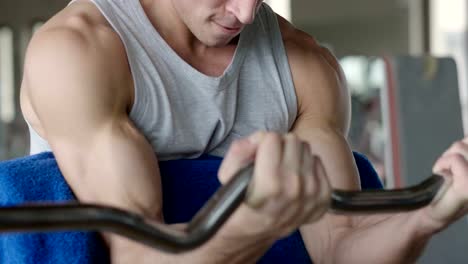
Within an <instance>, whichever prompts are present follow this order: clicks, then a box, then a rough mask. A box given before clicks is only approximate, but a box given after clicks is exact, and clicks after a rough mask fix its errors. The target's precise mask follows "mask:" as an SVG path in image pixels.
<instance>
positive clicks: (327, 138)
mask: <svg viewBox="0 0 468 264" xmlns="http://www.w3.org/2000/svg"><path fill="white" fill-rule="evenodd" d="M141 4H142V6H143V8H144V10H145V12H146V14H147V16H148V18H149V19H150V21H151V23H152V24H153V26H154V27H155V28H156V29H157V30H158V32H159V33H160V34H161V36H162V37H163V38H164V39H165V40H166V42H167V43H168V44H169V45H170V46H171V47H172V48H173V49H174V51H175V52H176V53H177V54H179V56H180V57H181V58H183V59H184V60H185V61H187V62H188V63H189V64H191V65H192V67H194V68H195V69H197V70H199V71H200V72H202V73H204V74H206V75H209V76H219V75H221V74H222V73H223V72H224V70H225V69H226V67H227V66H228V65H229V63H230V61H231V60H232V57H233V55H234V52H235V48H236V39H237V36H238V34H239V32H240V31H241V30H242V29H243V28H244V27H245V26H246V25H247V24H249V23H252V21H253V19H254V17H255V14H256V12H257V11H258V7H259V5H260V4H261V2H260V1H254V0H198V1H193V0H141ZM278 18H279V24H280V28H281V32H282V36H283V41H284V45H285V47H286V50H287V55H288V59H289V64H290V68H291V72H292V75H293V80H294V85H295V89H296V95H297V98H298V106H299V109H298V118H297V120H296V122H295V124H294V127H293V129H292V131H290V133H289V134H287V135H280V134H276V133H272V132H258V133H253V132H254V131H252V133H253V135H252V136H251V137H249V138H247V139H243V140H239V141H237V142H235V143H234V144H233V145H232V147H231V148H230V150H229V151H228V153H227V154H226V157H225V160H224V161H223V164H222V166H221V169H220V172H219V177H220V180H221V181H223V182H225V181H227V180H228V179H229V178H230V177H232V175H233V174H234V173H235V172H236V171H237V170H239V169H240V168H241V167H243V166H245V164H247V163H248V162H251V161H253V160H255V162H256V168H255V174H254V179H253V184H252V186H251V187H250V189H249V195H248V199H247V200H246V202H245V203H244V204H243V205H242V206H241V207H240V208H239V209H238V210H237V211H236V212H235V213H234V215H233V216H232V217H231V219H229V221H228V223H227V224H226V225H225V226H224V227H223V228H222V230H221V231H220V232H219V233H218V234H217V235H216V236H215V237H214V238H213V239H212V240H211V241H210V242H208V243H207V244H206V245H204V246H202V247H201V248H199V249H197V250H194V251H192V252H189V253H186V254H182V255H167V254H164V253H161V252H158V251H155V250H152V249H149V248H146V247H145V246H141V245H139V244H136V243H134V242H131V241H128V240H126V239H124V238H120V237H118V236H115V235H110V234H103V236H104V238H105V239H106V241H107V243H108V245H109V248H110V252H111V257H112V261H113V263H255V261H256V260H257V259H258V258H259V257H261V256H262V255H263V254H264V253H265V251H266V250H267V249H268V248H269V247H270V246H271V244H272V243H273V242H274V241H276V240H278V239H279V238H281V237H284V236H286V235H288V234H289V233H290V232H291V231H293V230H295V229H297V228H299V229H300V231H301V234H302V236H303V238H304V241H305V243H306V247H307V249H308V251H309V253H310V255H311V256H312V258H313V259H314V261H315V262H316V263H409V262H412V261H415V260H416V258H417V257H418V256H419V255H420V253H421V251H422V249H423V248H424V245H425V244H426V243H427V241H428V239H429V238H430V236H431V235H432V234H434V233H436V232H438V231H439V230H441V229H442V228H444V227H445V226H447V225H448V224H449V223H451V222H452V221H454V220H455V219H457V218H458V217H460V216H461V215H463V214H464V213H465V211H464V210H463V209H464V208H465V204H466V197H465V196H464V193H468V192H467V191H466V190H467V188H468V186H467V183H465V182H466V181H467V180H466V175H467V174H468V173H467V170H468V165H467V164H466V159H465V158H466V157H467V156H468V154H467V151H466V149H468V147H466V142H465V143H463V144H462V143H459V144H457V146H458V147H454V148H451V150H449V151H448V152H447V153H446V154H445V155H444V156H443V157H442V158H441V160H440V161H439V162H438V163H437V165H436V167H435V168H434V170H435V171H443V174H444V175H446V177H447V178H449V179H451V180H450V181H448V182H449V184H448V185H447V186H446V188H445V192H444V193H443V195H441V199H439V200H438V201H436V202H434V203H433V204H432V205H431V206H429V207H427V208H424V209H422V210H419V211H415V212H412V213H406V214H397V215H378V216H366V217H350V216H339V215H332V214H328V213H326V209H327V206H328V203H329V199H330V188H331V186H333V187H334V188H340V189H349V190H353V189H354V190H355V189H359V177H358V173H357V170H356V167H355V165H354V161H353V157H352V153H351V151H350V149H349V146H348V144H347V142H346V136H347V133H348V128H349V122H350V113H349V112H350V110H349V109H350V99H349V94H348V90H347V88H346V85H345V80H344V76H343V73H342V72H341V69H340V68H339V66H338V63H337V61H336V59H335V58H334V57H333V55H332V54H330V53H329V52H328V50H326V49H324V48H322V47H320V46H319V45H318V44H317V43H316V42H315V40H314V39H313V38H312V37H310V36H308V35H307V34H305V33H303V32H301V31H299V30H297V29H295V28H294V27H293V26H292V25H291V24H289V23H288V22H287V21H285V20H284V19H282V18H280V17H278ZM109 69H112V70H111V71H110V70H109ZM133 83H134V80H133V79H132V75H131V72H130V68H129V66H128V61H127V57H126V53H125V49H124V46H123V44H122V42H121V41H120V39H119V37H118V35H117V34H116V33H115V32H114V31H113V29H112V28H111V26H110V25H109V24H108V23H107V21H106V20H105V19H104V17H103V16H102V15H101V14H100V12H99V11H98V10H97V9H96V7H95V6H94V4H92V3H90V2H88V1H87V0H79V1H77V2H76V3H74V4H73V5H70V6H68V7H67V8H65V9H64V10H63V11H61V12H60V13H58V14H57V15H55V16H54V17H53V18H52V19H51V20H50V21H48V22H47V23H46V25H44V27H42V29H41V30H40V31H39V32H38V33H37V34H36V35H35V36H34V38H33V39H32V41H31V43H30V45H29V47H28V52H27V56H26V61H25V68H24V77H23V83H22V89H21V108H22V111H23V114H24V116H25V118H26V119H27V120H28V121H29V123H30V124H31V125H32V126H33V127H34V129H35V130H36V131H37V132H38V133H39V135H41V136H42V137H43V138H44V139H46V140H47V141H48V142H49V144H50V145H51V148H52V150H53V152H54V154H55V155H56V157H57V161H58V164H59V166H60V169H61V170H62V172H63V174H64V176H65V178H66V180H67V182H68V183H69V184H70V186H71V187H72V189H73V191H74V192H75V194H76V195H77V197H78V199H79V200H80V201H82V202H93V203H101V204H105V205H111V206H115V207H119V208H123V209H125V210H129V211H133V212H136V213H138V214H142V215H144V216H146V217H149V218H151V219H153V220H154V221H158V222H162V217H161V216H162V208H161V207H162V198H161V182H160V175H159V168H158V165H157V164H158V163H157V156H156V155H155V154H154V153H155V150H153V148H152V146H151V145H150V144H149V143H148V141H147V140H146V139H145V136H144V135H143V134H141V132H140V131H138V129H136V127H135V125H134V124H133V122H132V121H131V120H130V118H129V116H128V114H129V111H130V109H131V107H132V105H133V98H134V87H133ZM461 145H463V146H461ZM129 175H131V176H129ZM181 226H183V224H181V225H174V226H173V227H174V228H180V227H181ZM395 230H398V232H400V234H399V235H398V236H394V232H395ZM382 237H385V238H386V239H385V240H383V239H382ZM369 245H373V250H372V252H369V250H368V249H369Z"/></svg>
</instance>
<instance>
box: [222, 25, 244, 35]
mask: <svg viewBox="0 0 468 264" xmlns="http://www.w3.org/2000/svg"><path fill="white" fill-rule="evenodd" d="M216 24H217V25H218V26H219V27H220V28H221V29H223V31H224V32H226V33H228V34H237V33H239V32H240V31H241V29H242V27H240V26H226V25H223V24H220V23H216Z"/></svg>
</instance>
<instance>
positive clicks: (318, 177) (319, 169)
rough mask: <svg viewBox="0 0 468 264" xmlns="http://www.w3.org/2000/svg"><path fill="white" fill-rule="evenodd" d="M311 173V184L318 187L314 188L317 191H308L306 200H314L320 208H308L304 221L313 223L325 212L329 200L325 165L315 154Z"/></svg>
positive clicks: (329, 191) (329, 193)
mask: <svg viewBox="0 0 468 264" xmlns="http://www.w3.org/2000/svg"><path fill="white" fill-rule="evenodd" d="M312 175H313V178H314V179H313V180H311V181H312V183H311V184H312V185H317V186H318V187H315V188H317V189H318V191H315V192H310V193H308V194H309V195H310V197H308V200H311V201H315V203H317V205H316V207H317V208H321V210H310V213H309V215H307V216H306V218H305V220H304V223H313V222H315V221H317V220H318V219H320V217H322V216H323V215H324V214H325V213H326V212H327V210H328V208H329V205H330V202H331V186H330V183H329V181H328V177H327V174H326V172H325V167H324V165H323V162H322V160H321V159H320V158H319V157H316V156H315V157H314V159H313V164H312Z"/></svg>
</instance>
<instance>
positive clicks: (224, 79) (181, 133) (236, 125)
mask: <svg viewBox="0 0 468 264" xmlns="http://www.w3.org/2000/svg"><path fill="white" fill-rule="evenodd" d="M92 2H93V3H94V4H95V5H96V6H97V7H98V8H99V10H100V11H101V13H102V14H103V15H104V16H105V17H106V19H107V20H108V21H109V23H110V24H111V25H112V27H113V28H114V30H115V31H116V32H117V33H118V34H119V36H120V38H121V40H122V41H123V43H124V45H125V48H126V52H127V56H128V60H129V63H130V68H131V71H132V74H133V79H134V82H135V83H134V85H135V103H134V105H133V108H132V110H131V112H130V118H131V120H132V121H133V122H134V124H135V125H136V127H137V128H138V129H139V130H140V131H141V132H142V133H143V135H144V136H145V137H146V139H147V140H148V142H150V143H151V145H152V147H153V149H154V151H155V153H156V155H157V157H158V158H159V160H171V159H180V158H197V157H199V156H200V155H202V154H211V155H215V156H224V154H225V153H226V151H227V150H228V148H229V146H230V144H231V143H232V142H233V141H234V140H236V139H239V138H243V137H246V136H248V135H250V134H252V133H253V132H255V131H258V130H264V131H275V132H279V133H287V132H288V131H289V130H290V129H291V127H292V125H293V123H294V121H295V119H296V115H297V101H296V94H295V89H294V85H293V80H292V75H291V71H290V68H289V63H288V59H287V56H286V51H285V48H284V43H283V40H282V36H281V32H280V29H279V25H278V20H277V16H276V14H275V13H274V12H273V10H272V9H271V8H270V7H269V6H268V5H267V4H263V5H262V7H261V8H260V11H259V13H258V15H257V17H256V19H255V22H254V23H253V24H251V25H248V26H247V27H245V29H244V30H243V31H242V33H241V34H240V39H239V43H238V47H237V49H236V52H235V55H234V57H233V59H232V61H231V64H230V65H229V66H228V68H227V69H226V71H225V72H224V74H223V75H222V76H219V77H210V76H207V75H204V74H202V73H200V72H199V71H197V70H196V69H195V68H193V67H192V66H190V65H189V64H188V63H187V62H185V61H184V60H183V59H182V58H180V57H179V56H178V55H177V53H176V52H175V51H174V50H173V49H172V48H171V47H170V46H169V45H168V44H167V43H166V42H165V41H164V39H163V38H162V37H161V36H160V35H159V34H158V32H157V31H156V30H155V28H154V27H153V26H152V24H151V22H150V21H149V19H148V17H147V16H146V14H145V12H144V10H143V8H142V6H141V4H140V1H139V0H92ZM72 3H73V1H72ZM30 134H31V154H35V153H38V152H43V151H50V147H49V145H48V144H47V142H46V141H44V139H42V138H41V137H40V136H39V135H38V134H37V133H36V132H35V131H34V130H33V129H32V128H31V127H30Z"/></svg>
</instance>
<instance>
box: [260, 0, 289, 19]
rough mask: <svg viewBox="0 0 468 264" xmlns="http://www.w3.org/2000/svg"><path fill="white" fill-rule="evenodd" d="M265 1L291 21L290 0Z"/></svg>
mask: <svg viewBox="0 0 468 264" xmlns="http://www.w3.org/2000/svg"><path fill="white" fill-rule="evenodd" d="M265 2H266V3H267V4H268V5H270V6H271V8H273V10H275V12H276V13H278V14H279V15H280V16H282V17H284V18H286V19H287V20H288V21H291V0H266V1H265Z"/></svg>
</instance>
